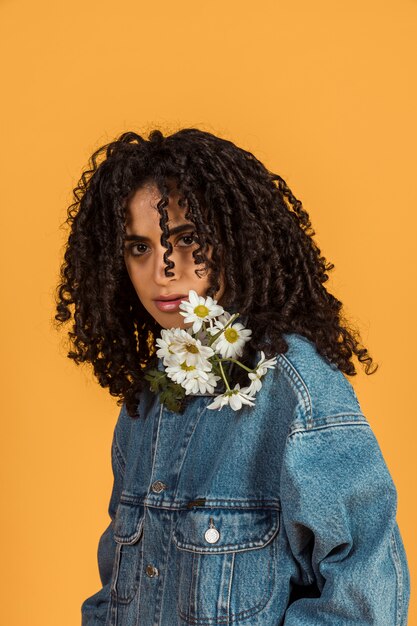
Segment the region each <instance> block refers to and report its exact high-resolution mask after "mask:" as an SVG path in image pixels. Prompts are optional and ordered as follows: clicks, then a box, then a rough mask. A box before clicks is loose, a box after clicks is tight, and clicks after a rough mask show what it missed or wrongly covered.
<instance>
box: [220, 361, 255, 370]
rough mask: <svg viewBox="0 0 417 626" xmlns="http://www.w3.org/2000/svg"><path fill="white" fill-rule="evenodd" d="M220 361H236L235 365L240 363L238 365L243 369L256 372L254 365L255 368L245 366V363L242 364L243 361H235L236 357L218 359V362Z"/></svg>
mask: <svg viewBox="0 0 417 626" xmlns="http://www.w3.org/2000/svg"><path fill="white" fill-rule="evenodd" d="M220 361H231V362H232V363H236V364H237V365H240V367H243V369H244V370H246V371H247V372H256V367H255V369H251V368H250V367H246V365H243V363H241V362H240V361H236V359H219V363H220ZM220 365H221V363H220Z"/></svg>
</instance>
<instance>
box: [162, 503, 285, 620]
mask: <svg viewBox="0 0 417 626" xmlns="http://www.w3.org/2000/svg"><path fill="white" fill-rule="evenodd" d="M279 520H280V518H279V510H278V509H266V508H257V509H242V508H239V509H237V508H225V507H222V508H209V507H207V506H206V507H204V508H199V509H192V510H190V511H181V512H180V513H179V517H178V520H177V522H176V525H175V528H174V531H173V542H174V544H175V546H176V548H177V567H178V570H177V572H178V576H179V589H178V612H179V615H180V617H181V619H182V620H184V621H185V622H186V623H189V624H205V625H209V624H210V625H211V624H228V623H232V622H239V621H241V620H243V619H247V618H249V617H251V616H253V615H255V613H257V612H259V611H261V610H262V609H263V608H264V607H265V605H266V604H267V602H268V601H269V599H270V598H271V595H272V591H273V586H274V578H275V560H276V559H275V551H276V541H273V540H274V538H275V537H276V535H277V533H278V530H279Z"/></svg>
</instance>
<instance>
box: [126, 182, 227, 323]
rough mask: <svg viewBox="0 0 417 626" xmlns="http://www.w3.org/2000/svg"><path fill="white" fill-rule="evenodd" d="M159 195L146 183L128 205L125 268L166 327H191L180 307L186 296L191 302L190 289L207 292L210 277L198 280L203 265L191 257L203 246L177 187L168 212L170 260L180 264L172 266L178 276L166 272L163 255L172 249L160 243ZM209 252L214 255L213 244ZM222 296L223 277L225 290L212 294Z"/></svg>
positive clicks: (152, 312) (151, 311)
mask: <svg viewBox="0 0 417 626" xmlns="http://www.w3.org/2000/svg"><path fill="white" fill-rule="evenodd" d="M160 198H161V194H160V192H159V191H158V188H157V187H156V185H155V184H154V183H149V184H145V185H143V186H142V187H140V188H139V189H138V190H137V191H136V192H135V194H134V195H133V197H132V198H131V199H130V201H129V203H128V205H127V207H126V240H125V251H124V258H125V263H126V268H127V271H128V274H129V276H130V280H131V281H132V284H133V286H134V288H135V291H136V293H137V295H138V298H139V300H140V301H141V303H142V305H143V306H144V307H145V309H146V310H147V311H148V313H149V314H150V315H151V316H152V317H153V318H154V319H155V320H156V321H157V322H158V324H160V326H162V328H173V327H176V328H188V327H190V326H191V325H192V324H191V323H189V322H188V323H186V324H184V316H183V315H181V314H180V309H179V305H180V303H181V300H187V296H188V292H189V291H190V289H194V290H195V291H196V292H197V294H198V295H199V296H205V295H206V291H207V289H208V287H209V280H208V275H207V272H202V274H201V278H199V277H198V276H197V274H195V270H196V269H199V270H202V269H203V268H204V264H200V265H196V264H195V263H194V258H193V256H192V251H193V250H195V249H197V248H198V244H197V242H195V241H193V238H192V235H193V233H195V228H194V224H193V223H192V222H190V221H187V220H186V219H185V218H184V214H185V211H186V209H185V208H181V207H180V206H179V205H178V199H179V194H178V191H177V189H176V187H173V188H172V191H171V193H170V196H169V204H168V206H167V207H166V210H167V213H168V224H167V226H168V229H169V231H170V233H171V235H170V237H169V241H170V242H171V244H172V253H171V255H170V257H169V259H170V260H172V261H173V262H174V263H175V267H173V268H172V269H171V270H170V272H173V273H174V276H165V272H164V268H165V263H164V259H163V255H164V253H165V252H166V250H167V249H166V248H165V247H164V246H163V245H162V243H161V235H162V230H161V228H160V226H159V220H160V215H159V212H158V209H157V208H156V205H157V203H158V201H159V200H160ZM207 255H208V257H209V258H210V257H211V247H210V248H209V249H208V252H207ZM223 294H224V280H223V276H222V277H221V279H220V289H219V291H218V292H217V293H215V294H214V296H213V297H214V299H215V300H217V301H218V302H219V304H221V302H220V300H221V298H222V296H223ZM166 296H168V297H170V299H169V301H168V302H166V301H165V302H162V301H161V298H163V299H165V300H166Z"/></svg>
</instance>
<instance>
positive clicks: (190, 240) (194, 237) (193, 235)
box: [178, 232, 198, 248]
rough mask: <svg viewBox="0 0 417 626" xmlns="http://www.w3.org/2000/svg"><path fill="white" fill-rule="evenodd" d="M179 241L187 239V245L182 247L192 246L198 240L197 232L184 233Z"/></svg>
mask: <svg viewBox="0 0 417 626" xmlns="http://www.w3.org/2000/svg"><path fill="white" fill-rule="evenodd" d="M178 241H185V246H180V248H184V247H186V248H189V247H190V246H192V245H193V244H194V243H195V242H196V241H198V238H197V235H196V233H195V232H192V233H189V234H187V235H182V236H181V237H180V238H179V239H178Z"/></svg>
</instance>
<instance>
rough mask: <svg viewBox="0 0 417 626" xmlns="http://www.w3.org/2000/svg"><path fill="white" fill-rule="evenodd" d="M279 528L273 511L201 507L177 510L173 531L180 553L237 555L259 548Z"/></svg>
mask: <svg viewBox="0 0 417 626" xmlns="http://www.w3.org/2000/svg"><path fill="white" fill-rule="evenodd" d="M278 529H279V510H277V509H251V510H242V509H223V508H207V507H204V508H201V509H192V510H190V511H181V512H180V514H179V518H178V521H177V523H176V525H175V528H174V531H173V541H174V543H175V545H176V546H177V548H179V549H180V550H188V551H191V552H198V553H202V554H204V553H226V552H239V551H242V550H251V549H256V548H262V547H263V546H265V545H266V544H267V543H269V541H271V539H272V538H273V537H274V536H275V535H276V533H277V532H278Z"/></svg>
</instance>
